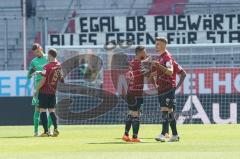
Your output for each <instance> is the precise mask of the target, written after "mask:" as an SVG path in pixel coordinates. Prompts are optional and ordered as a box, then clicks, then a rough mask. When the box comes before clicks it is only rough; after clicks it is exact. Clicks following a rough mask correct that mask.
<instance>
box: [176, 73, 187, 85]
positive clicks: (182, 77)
mask: <svg viewBox="0 0 240 159" xmlns="http://www.w3.org/2000/svg"><path fill="white" fill-rule="evenodd" d="M186 75H187V74H186V72H185V71H184V70H182V71H181V72H180V80H179V82H178V84H177V87H176V89H178V88H179V87H180V86H181V85H182V84H183V81H184V79H185V77H186Z"/></svg>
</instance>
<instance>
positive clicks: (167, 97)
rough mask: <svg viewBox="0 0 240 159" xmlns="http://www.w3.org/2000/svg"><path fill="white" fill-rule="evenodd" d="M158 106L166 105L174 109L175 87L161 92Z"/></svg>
mask: <svg viewBox="0 0 240 159" xmlns="http://www.w3.org/2000/svg"><path fill="white" fill-rule="evenodd" d="M158 100H159V104H160V107H168V108H170V109H173V110H175V107H176V98H175V88H173V89H171V90H169V91H167V92H166V93H162V94H160V95H159V97H158Z"/></svg>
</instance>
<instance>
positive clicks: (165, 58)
mask: <svg viewBox="0 0 240 159" xmlns="http://www.w3.org/2000/svg"><path fill="white" fill-rule="evenodd" d="M157 61H158V62H159V63H160V64H161V65H163V66H165V67H167V68H170V67H172V66H173V74H172V75H170V76H169V75H166V74H165V73H164V72H163V71H161V70H160V69H157V82H156V83H157V85H158V92H159V93H164V92H167V91H169V90H170V89H172V88H175V87H176V75H177V74H179V73H180V72H181V71H182V70H183V69H182V67H181V66H180V65H179V64H178V63H177V62H176V61H175V60H174V59H173V57H172V55H171V54H170V53H169V52H168V51H166V52H164V53H162V54H161V55H160V56H159V57H158V58H157Z"/></svg>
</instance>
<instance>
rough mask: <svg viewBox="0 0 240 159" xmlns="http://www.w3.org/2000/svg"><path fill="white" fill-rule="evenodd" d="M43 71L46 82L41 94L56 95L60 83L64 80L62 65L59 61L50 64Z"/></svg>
mask: <svg viewBox="0 0 240 159" xmlns="http://www.w3.org/2000/svg"><path fill="white" fill-rule="evenodd" d="M43 69H44V72H43V73H42V75H43V76H45V78H46V81H45V83H44V85H43V86H42V87H41V88H40V90H39V92H40V93H44V94H55V93H56V89H57V84H58V81H60V80H63V73H62V68H61V64H60V63H59V62H58V61H56V62H50V63H49V64H47V65H45V66H44V68H43Z"/></svg>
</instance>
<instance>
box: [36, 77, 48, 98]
mask: <svg viewBox="0 0 240 159" xmlns="http://www.w3.org/2000/svg"><path fill="white" fill-rule="evenodd" d="M45 82H46V77H45V76H43V77H42V79H41V81H40V83H39V85H38V86H37V89H36V92H35V93H34V96H36V95H37V94H38V92H39V90H40V89H41V88H42V86H43V85H44V83H45Z"/></svg>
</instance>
